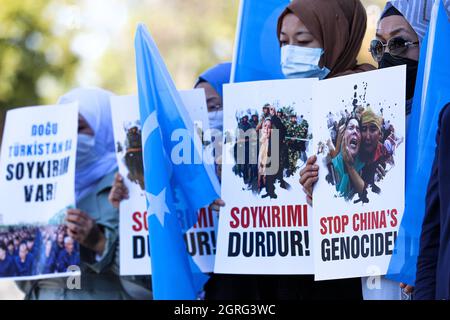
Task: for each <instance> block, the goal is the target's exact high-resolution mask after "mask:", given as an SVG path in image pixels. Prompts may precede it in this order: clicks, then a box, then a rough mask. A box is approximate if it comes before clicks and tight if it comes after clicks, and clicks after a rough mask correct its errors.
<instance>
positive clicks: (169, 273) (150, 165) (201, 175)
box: [135, 25, 220, 300]
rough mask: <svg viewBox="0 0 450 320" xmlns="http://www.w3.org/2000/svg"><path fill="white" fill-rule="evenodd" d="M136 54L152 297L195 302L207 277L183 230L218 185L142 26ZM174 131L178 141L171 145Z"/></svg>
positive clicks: (211, 197)
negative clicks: (193, 256)
mask: <svg viewBox="0 0 450 320" xmlns="http://www.w3.org/2000/svg"><path fill="white" fill-rule="evenodd" d="M135 50H136V69H137V82H138V93H139V109H140V115H141V123H143V126H142V142H143V146H144V172H145V191H146V195H147V204H148V211H147V212H148V225H149V233H150V249H151V262H152V285H153V294H154V298H155V299H158V300H160V299H163V300H168V299H170V300H172V299H175V300H179V299H183V300H184V299H186V300H190V299H196V298H197V297H198V294H199V292H200V291H201V289H202V287H203V284H204V283H205V281H206V280H207V277H206V276H205V275H203V274H201V273H200V271H199V269H198V268H196V265H195V264H194V263H193V262H192V259H191V258H190V257H189V256H188V254H187V250H186V246H185V243H184V241H183V231H186V230H187V229H189V228H190V227H192V226H193V225H194V224H195V222H196V221H197V211H198V210H199V209H200V208H202V207H205V206H206V205H208V204H210V203H211V202H213V201H214V200H215V199H217V198H219V196H218V194H219V190H220V187H219V183H218V180H217V177H216V175H215V173H214V167H213V166H212V165H210V166H207V165H205V164H203V162H202V161H198V160H199V159H201V158H200V155H199V152H198V150H199V149H196V147H195V145H194V140H193V137H194V125H193V123H192V120H191V119H190V118H189V115H188V112H187V110H186V108H185V106H184V105H183V102H182V100H181V98H180V95H179V93H178V91H177V89H176V88H175V85H174V83H173V81H172V79H171V77H170V75H169V72H168V71H167V68H166V66H165V64H164V62H163V59H162V58H161V55H160V53H159V51H158V48H157V46H156V45H155V43H154V41H153V39H152V37H151V36H150V34H149V32H148V31H147V29H146V27H145V26H144V25H139V26H138V28H137V31H136V38H135ZM175 130H177V131H176V132H180V133H181V134H180V135H179V136H180V137H182V138H180V140H178V139H177V141H172V134H173V133H174V132H175ZM180 130H181V131H180ZM174 136H176V134H175V135H174ZM180 141H181V142H182V143H184V146H185V148H184V149H183V151H184V153H185V154H181V156H186V155H188V158H189V159H190V160H192V161H183V162H181V161H182V159H181V160H180V159H179V157H178V158H176V156H180V154H176V152H175V153H174V150H176V149H174V147H175V146H177V145H178V146H179V145H180ZM180 162H181V163H180Z"/></svg>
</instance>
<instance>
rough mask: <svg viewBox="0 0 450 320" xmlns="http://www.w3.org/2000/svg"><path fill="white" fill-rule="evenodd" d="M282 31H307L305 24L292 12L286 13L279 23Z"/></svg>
mask: <svg viewBox="0 0 450 320" xmlns="http://www.w3.org/2000/svg"><path fill="white" fill-rule="evenodd" d="M281 32H282V33H289V34H291V33H297V32H309V31H308V29H307V28H306V26H305V24H304V23H303V22H302V21H301V20H300V19H299V18H298V17H297V16H296V15H295V14H293V13H288V14H287V15H286V16H285V17H284V19H283V23H282V25H281Z"/></svg>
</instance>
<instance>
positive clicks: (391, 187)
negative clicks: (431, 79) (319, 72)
mask: <svg viewBox="0 0 450 320" xmlns="http://www.w3.org/2000/svg"><path fill="white" fill-rule="evenodd" d="M405 74H406V71H405V66H400V67H395V68H388V69H383V70H378V71H372V72H365V73H361V74H355V75H350V76H345V77H339V78H335V79H330V80H324V81H320V82H318V83H316V85H315V86H314V94H313V95H314V99H313V100H314V104H313V105H314V107H313V110H314V113H313V136H314V152H315V154H316V155H317V164H318V165H319V167H320V169H319V181H318V182H317V185H316V186H315V187H314V195H313V196H314V199H313V206H314V215H313V216H314V223H313V226H314V227H313V228H314V234H313V238H314V256H315V258H314V266H315V279H316V280H326V279H339V278H351V277H363V276H377V275H384V274H386V272H387V268H388V265H389V260H390V258H391V256H392V254H393V250H394V244H395V240H396V238H397V232H398V229H399V226H400V222H401V219H402V216H403V210H404V194H405V142H404V139H405Z"/></svg>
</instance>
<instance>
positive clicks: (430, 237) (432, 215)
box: [414, 104, 450, 300]
mask: <svg viewBox="0 0 450 320" xmlns="http://www.w3.org/2000/svg"><path fill="white" fill-rule="evenodd" d="M449 128H450V104H448V105H447V106H446V107H444V108H443V110H442V111H441V114H440V117H439V129H438V132H437V135H436V144H437V146H436V152H435V158H434V163H433V168H432V171H431V175H430V180H429V183H428V190H427V197H426V213H425V218H424V221H423V225H422V233H421V236H420V250H419V257H418V260H417V276H416V287H415V289H414V298H415V299H417V300H442V299H444V300H449V299H450V265H449V262H450V219H449V216H450V203H449V197H448V190H449V186H448V185H449V179H448V177H449V172H448V171H449V170H448V164H449V161H450V154H449V150H450V149H449V148H448V145H449V137H450V129H449Z"/></svg>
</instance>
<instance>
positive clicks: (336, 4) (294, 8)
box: [278, 0, 375, 78]
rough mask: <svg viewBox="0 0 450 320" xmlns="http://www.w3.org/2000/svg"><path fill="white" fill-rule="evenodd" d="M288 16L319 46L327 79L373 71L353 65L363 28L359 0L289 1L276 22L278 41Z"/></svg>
mask: <svg viewBox="0 0 450 320" xmlns="http://www.w3.org/2000/svg"><path fill="white" fill-rule="evenodd" d="M289 13H293V14H295V15H296V16H297V17H298V18H299V19H300V20H301V21H302V22H303V23H304V24H305V26H306V28H308V30H309V31H310V32H311V34H312V35H313V36H314V38H316V39H317V40H318V41H319V42H320V44H321V45H322V48H323V49H324V54H323V56H322V59H321V66H325V67H327V68H328V69H329V70H330V71H331V72H330V74H329V75H328V76H327V78H333V77H336V76H341V75H346V74H352V73H356V72H363V71H370V70H375V67H374V66H372V65H370V64H362V65H358V64H357V61H356V57H357V56H358V53H359V50H360V49H361V45H362V41H363V39H364V34H365V32H366V28H367V15H366V10H365V9H364V6H363V5H362V3H361V2H360V1H359V0H293V1H292V2H291V3H290V4H289V5H288V6H287V7H286V9H285V10H284V11H283V13H282V14H281V15H280V17H279V18H278V39H279V38H280V33H281V27H282V23H283V19H284V17H285V16H286V15H287V14H289Z"/></svg>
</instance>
